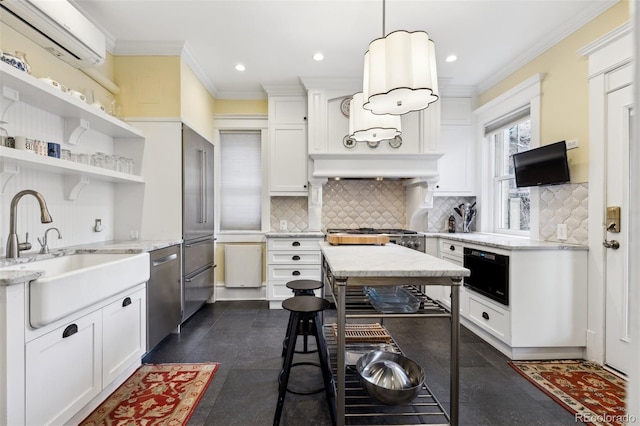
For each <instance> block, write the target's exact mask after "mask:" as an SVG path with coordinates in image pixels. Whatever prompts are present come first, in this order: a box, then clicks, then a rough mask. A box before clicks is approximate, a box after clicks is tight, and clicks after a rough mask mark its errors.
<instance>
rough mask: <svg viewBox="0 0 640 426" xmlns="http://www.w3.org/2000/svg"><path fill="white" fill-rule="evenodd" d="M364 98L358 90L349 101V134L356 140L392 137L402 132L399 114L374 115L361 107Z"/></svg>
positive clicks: (364, 140)
mask: <svg viewBox="0 0 640 426" xmlns="http://www.w3.org/2000/svg"><path fill="white" fill-rule="evenodd" d="M363 101H364V98H363V96H362V92H358V93H356V94H355V95H353V97H352V98H351V101H350V102H349V135H350V137H351V138H353V139H354V140H355V141H358V142H377V141H381V140H385V139H393V138H395V137H396V136H399V135H400V134H401V133H402V130H401V124H400V116H399V115H389V114H383V115H376V114H373V113H372V112H371V111H369V110H366V109H364V108H363V107H362V103H363Z"/></svg>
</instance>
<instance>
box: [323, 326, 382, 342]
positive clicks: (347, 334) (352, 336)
mask: <svg viewBox="0 0 640 426" xmlns="http://www.w3.org/2000/svg"><path fill="white" fill-rule="evenodd" d="M331 328H332V329H333V336H334V337H335V338H337V336H338V324H335V323H334V324H331ZM344 338H345V343H389V342H391V335H390V334H389V333H387V330H386V329H385V328H384V327H383V326H381V325H380V324H378V323H375V324H345V326H344Z"/></svg>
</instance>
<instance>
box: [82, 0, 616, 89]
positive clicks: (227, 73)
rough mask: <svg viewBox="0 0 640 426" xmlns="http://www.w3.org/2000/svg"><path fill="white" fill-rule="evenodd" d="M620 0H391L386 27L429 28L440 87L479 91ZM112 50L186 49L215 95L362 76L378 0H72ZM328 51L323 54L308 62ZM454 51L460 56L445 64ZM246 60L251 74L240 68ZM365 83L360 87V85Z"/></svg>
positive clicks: (378, 16)
mask: <svg viewBox="0 0 640 426" xmlns="http://www.w3.org/2000/svg"><path fill="white" fill-rule="evenodd" d="M617 1H618V0H498V1H490V0H386V5H385V8H386V12H385V19H384V22H385V31H386V33H389V32H391V31H394V30H400V29H402V30H407V31H418V30H423V31H427V32H428V33H429V35H430V36H431V38H432V39H433V40H434V42H435V45H436V54H437V66H438V77H439V81H440V86H441V90H442V91H443V92H445V91H446V90H448V89H451V88H464V90H468V91H471V92H472V93H475V92H476V91H477V92H481V91H483V90H485V89H487V88H489V87H491V85H493V84H495V83H497V82H498V81H500V80H501V79H502V78H504V77H506V76H507V75H508V74H509V73H511V72H513V71H515V70H516V69H517V68H519V67H520V66H522V65H524V64H525V63H526V62H527V61H529V60H531V59H532V58H534V57H536V56H537V55H539V54H540V53H542V52H543V51H544V50H545V49H547V48H548V47H550V46H552V45H553V44H555V43H557V42H558V41H559V40H561V39H562V38H564V37H566V36H567V35H568V34H570V33H571V32H573V31H575V30H576V29H577V28H579V27H581V26H582V25H584V24H585V23H587V22H588V21H590V20H591V19H593V18H594V17H595V16H597V15H598V14H600V13H602V12H603V11H605V10H606V9H607V8H609V7H610V6H612V5H613V4H615V3H617ZM72 2H73V3H74V4H76V5H77V6H78V7H79V8H80V9H81V10H83V11H84V12H85V13H86V14H87V15H88V16H89V17H90V19H91V20H93V22H94V23H95V24H96V25H97V26H98V27H100V28H101V29H102V30H103V31H104V32H105V34H106V35H107V38H108V40H109V47H108V48H109V50H110V51H111V52H112V53H113V54H116V55H127V54H129V55H132V54H135V55H138V54H157V55H164V54H169V55H171V54H173V55H175V54H181V55H183V57H187V58H188V59H189V61H190V62H189V64H190V65H191V66H192V68H193V69H194V71H195V72H196V74H197V75H198V77H199V78H200V79H201V80H202V82H203V83H204V84H205V86H206V87H207V88H208V90H209V91H210V92H211V94H212V95H213V96H214V97H216V98H219V99H259V98H265V97H266V92H265V90H264V87H270V86H281V85H282V86H291V85H298V84H300V79H303V80H304V79H314V80H315V79H319V80H323V79H326V80H327V81H339V80H344V81H354V82H361V80H362V68H363V56H364V53H365V52H366V50H367V48H368V45H369V42H371V41H372V40H373V39H375V38H378V37H380V36H382V34H383V13H382V7H383V2H382V0H162V1H161V0H109V1H106V0H72ZM316 52H322V54H323V55H324V60H323V61H320V62H317V61H314V60H313V59H312V56H313V54H314V53H316ZM451 54H455V55H457V57H458V60H457V61H455V62H452V63H447V62H445V57H446V56H448V55H451ZM238 63H242V64H244V65H245V67H246V71H244V72H238V71H236V70H235V69H234V67H235V65H236V64H238ZM358 84H361V83H358Z"/></svg>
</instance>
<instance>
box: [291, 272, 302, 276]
mask: <svg viewBox="0 0 640 426" xmlns="http://www.w3.org/2000/svg"><path fill="white" fill-rule="evenodd" d="M291 275H295V276H298V275H300V271H293V272H292V273H291Z"/></svg>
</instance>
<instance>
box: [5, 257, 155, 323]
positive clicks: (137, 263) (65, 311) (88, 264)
mask: <svg viewBox="0 0 640 426" xmlns="http://www.w3.org/2000/svg"><path fill="white" fill-rule="evenodd" d="M7 269H9V268H7ZM10 269H12V270H27V271H43V274H42V275H41V276H40V277H39V278H38V279H36V280H34V281H31V282H30V283H29V319H30V323H31V326H32V327H34V328H38V327H43V326H45V325H47V324H50V323H52V322H54V321H57V320H59V319H61V318H64V317H65V316H67V315H69V314H72V313H73V312H77V311H79V310H81V309H83V308H86V307H88V306H90V305H92V304H94V303H97V302H100V301H101V300H104V299H106V298H107V297H110V296H113V295H115V294H118V293H120V292H121V291H124V290H126V289H128V288H131V287H133V286H135V285H137V284H140V283H143V282H146V281H147V280H148V279H149V254H148V253H137V254H70V255H67V256H61V257H56V258H53V259H46V260H40V261H36V262H29V263H25V264H22V265H20V266H16V267H11V268H10Z"/></svg>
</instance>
